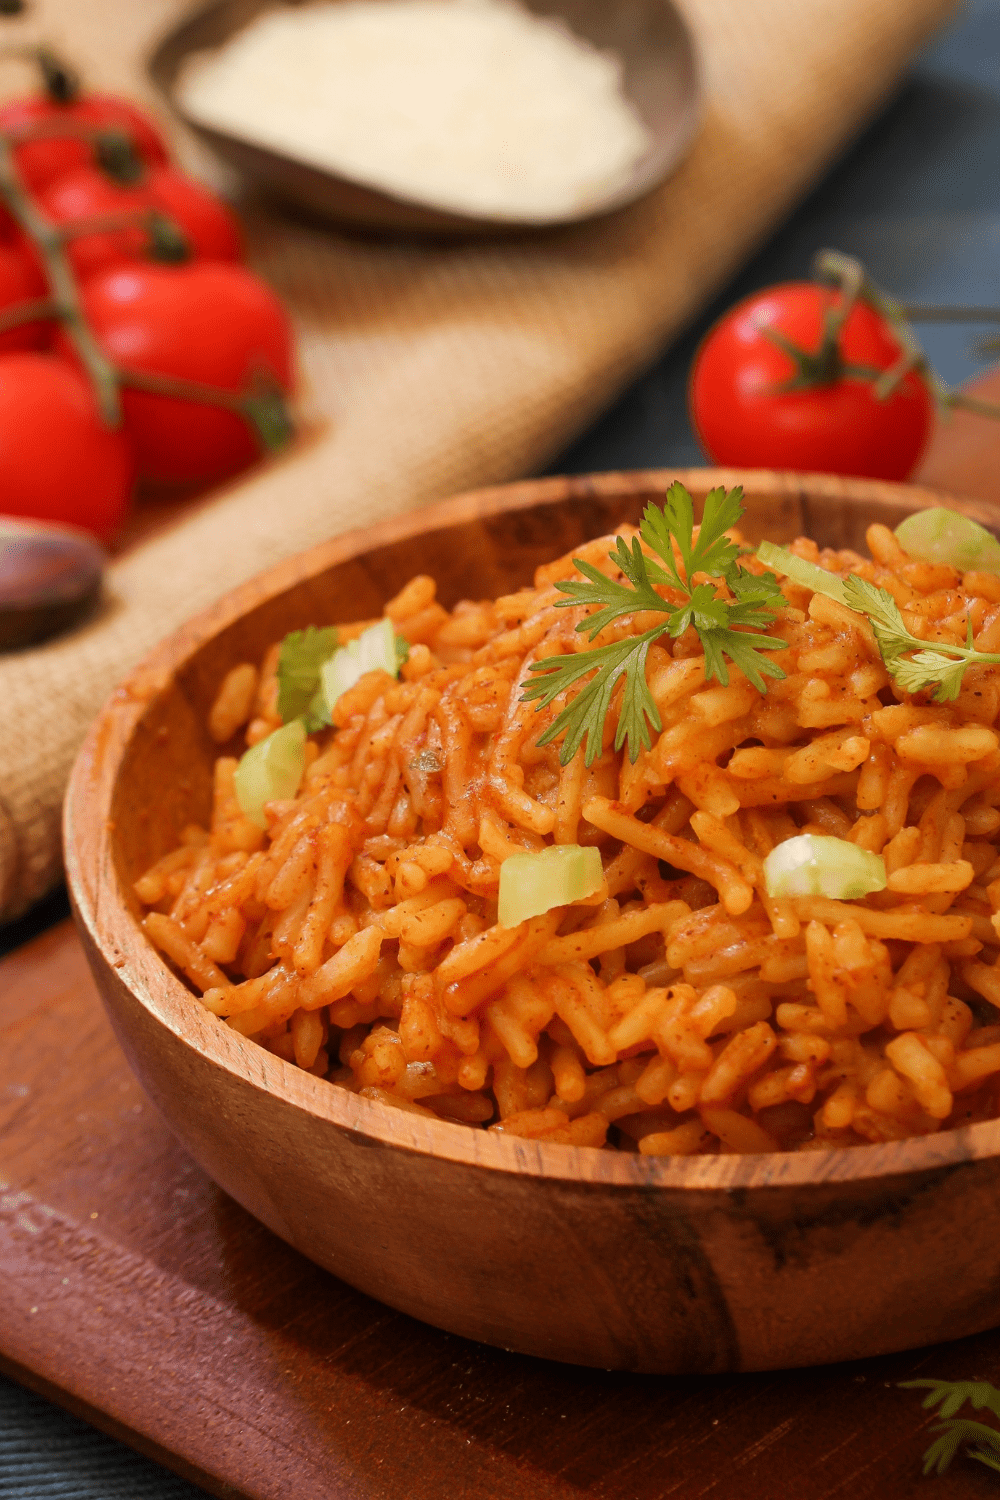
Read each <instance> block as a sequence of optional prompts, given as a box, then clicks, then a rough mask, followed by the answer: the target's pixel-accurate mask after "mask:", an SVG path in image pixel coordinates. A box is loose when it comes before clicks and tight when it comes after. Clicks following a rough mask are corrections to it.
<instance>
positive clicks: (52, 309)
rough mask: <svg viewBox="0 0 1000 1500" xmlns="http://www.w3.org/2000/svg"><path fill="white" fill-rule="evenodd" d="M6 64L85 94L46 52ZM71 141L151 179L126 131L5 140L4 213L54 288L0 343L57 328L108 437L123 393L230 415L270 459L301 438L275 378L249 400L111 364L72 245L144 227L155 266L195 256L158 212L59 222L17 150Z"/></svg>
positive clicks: (26, 134) (25, 132)
mask: <svg viewBox="0 0 1000 1500" xmlns="http://www.w3.org/2000/svg"><path fill="white" fill-rule="evenodd" d="M12 7H13V8H12ZM18 9H20V6H19V5H18V4H17V3H16V0H0V14H13V13H15V12H16V11H17V10H18ZM0 56H6V57H14V56H16V57H22V58H27V59H30V60H33V61H35V62H36V63H37V64H38V66H39V67H40V69H41V71H42V75H43V79H44V82H45V86H46V89H47V91H48V94H49V97H50V99H52V100H53V101H54V102H56V103H60V104H69V103H71V102H72V100H73V99H75V98H76V96H77V94H78V92H79V81H78V79H77V77H76V74H75V73H74V72H72V70H71V69H69V68H68V67H66V66H65V65H64V64H63V63H61V62H60V61H59V59H58V58H57V57H56V56H55V54H54V53H52V52H51V51H49V49H48V48H46V47H44V46H42V47H2V48H0ZM67 135H70V136H75V137H79V138H81V139H83V140H86V141H88V142H90V143H91V144H92V145H93V147H94V151H95V156H96V159H97V163H98V165H99V166H101V167H102V168H103V169H104V170H105V171H106V172H107V173H108V175H110V176H112V177H115V178H116V179H117V180H118V181H121V182H130V181H136V180H139V179H140V178H141V177H142V176H144V175H145V171H146V166H145V163H144V162H143V161H142V159H141V158H140V156H139V153H138V152H137V151H136V149H135V145H134V142H133V141H132V140H131V138H130V137H129V135H128V134H127V133H126V132H124V131H120V130H116V129H114V128H110V129H109V128H108V127H107V126H94V125H89V124H86V123H85V122H82V121H77V120H71V119H53V120H39V121H31V122H26V123H25V124H23V125H19V126H13V127H11V129H9V130H6V131H0V201H2V202H3V203H5V204H6V207H7V208H8V210H9V211H10V214H11V215H12V217H13V218H14V220H15V221H16V223H17V225H18V227H19V228H20V229H21V230H22V231H23V233H24V235H25V237H26V238H27V239H28V240H30V241H31V243H32V244H33V245H34V246H35V248H36V250H37V252H38V255H39V257H40V259H41V261H42V263H43V268H44V271H45V277H46V280H47V282H48V287H49V296H47V297H38V298H33V299H31V300H29V301H25V302H21V303H18V304H16V305H15V306H12V307H8V308H4V309H2V310H0V333H6V332H9V331H10V330H11V329H13V328H18V327H21V326H22V325H23V324H25V323H32V322H35V321H37V320H39V319H42V318H54V319H58V320H59V322H60V323H61V324H62V326H63V328H64V329H65V332H66V336H67V338H68V339H69V340H70V342H71V344H72V345H73V348H74V350H75V351H76V354H77V357H78V359H79V360H80V363H81V365H82V366H83V369H84V373H85V374H86V376H87V378H88V380H89V381H90V384H91V387H92V389H93V392H94V397H95V400H96V403H97V409H98V412H99V415H100V418H101V421H102V422H103V423H104V424H105V425H106V426H108V427H111V428H118V427H120V426H121V425H122V421H123V413H122V402H121V391H122V388H123V387H127V388H129V389H132V390H137V391H145V392H147V393H149V394H152V395H157V396H167V397H171V398H173V399H175V400H180V401H197V402H199V403H202V404H204V405H209V406H219V407H222V408H224V409H225V410H227V411H231V412H233V413H234V415H236V416H239V417H240V418H241V419H242V420H243V421H244V422H245V423H246V424H247V426H248V427H249V429H250V431H251V432H252V434H253V436H254V438H255V439H256V441H257V445H258V447H259V448H260V450H261V452H262V453H266V452H269V451H274V450H275V449H277V448H280V447H282V446H284V444H285V443H286V442H287V441H288V440H289V438H290V437H291V436H292V435H293V433H294V425H293V422H292V419H291V414H290V411H289V407H288V403H287V400H286V398H285V394H284V391H283V390H282V389H281V387H280V386H279V384H278V382H277V381H276V380H275V378H274V377H273V375H272V374H271V373H270V372H269V371H267V370H262V371H258V372H257V373H256V374H255V375H254V377H253V379H252V380H251V382H250V383H249V385H248V386H247V387H245V388H244V389H243V390H242V391H228V390H223V389H221V388H219V387H216V386H211V385H202V384H201V383H199V382H197V381H191V380H183V379H179V378H177V377H175V376H172V375H161V374H158V373H156V372H153V371H147V370H129V369H125V368H124V367H122V366H118V365H115V364H113V363H112V362H111V361H110V360H109V359H108V358H107V356H106V355H105V353H104V351H103V350H102V349H101V347H100V345H99V344H98V342H97V340H96V339H95V338H94V335H93V333H92V331H91V329H90V325H89V324H88V322H87V319H86V317H85V315H84V311H83V304H82V301H81V298H80V293H79V288H78V286H77V283H76V278H75V276H74V274H73V269H72V266H71V263H70V260H69V256H68V254H67V249H66V247H67V244H68V243H69V242H70V241H72V240H74V239H77V238H79V237H81V236H84V235H89V234H101V233H109V232H114V231H115V230H118V229H122V228H131V227H139V228H142V229H144V230H145V231H146V233H147V235H148V236H149V241H150V252H151V255H152V257H153V258H154V259H156V260H161V261H180V260H186V259H187V258H188V257H189V256H190V253H191V249H190V245H189V244H188V240H187V237H186V235H185V234H184V233H183V231H182V230H181V229H180V227H179V226H178V225H177V224H176V223H175V222H174V221H173V220H172V219H171V218H169V217H168V216H167V215H165V214H163V213H161V212H160V211H159V210H158V209H146V208H144V209H139V210H135V211H128V210H126V211H123V212H121V213H113V214H98V215H94V216H92V217H90V218H87V219H79V220H76V221H73V222H71V223H66V224H57V223H55V222H53V221H52V220H51V219H50V218H49V217H48V215H47V214H45V213H44V212H43V211H42V210H41V209H40V208H39V207H38V205H37V204H36V203H35V201H34V199H33V198H32V196H31V194H30V192H29V191H28V189H27V187H26V185H25V183H24V181H23V179H22V177H21V174H20V171H19V169H18V166H17V161H16V159H15V155H14V152H15V148H16V147H17V146H19V145H22V144H24V143H26V142H28V141H33V140H43V139H45V138H47V137H52V138H60V137H62V138H65V137H66V136H67Z"/></svg>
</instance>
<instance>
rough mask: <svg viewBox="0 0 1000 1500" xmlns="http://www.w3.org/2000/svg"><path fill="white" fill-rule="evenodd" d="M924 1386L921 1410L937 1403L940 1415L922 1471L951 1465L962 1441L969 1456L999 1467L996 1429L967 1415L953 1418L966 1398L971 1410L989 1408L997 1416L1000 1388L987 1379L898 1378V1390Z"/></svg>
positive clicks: (999, 1442) (999, 1439) (999, 1432)
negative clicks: (933, 1439) (924, 1392)
mask: <svg viewBox="0 0 1000 1500" xmlns="http://www.w3.org/2000/svg"><path fill="white" fill-rule="evenodd" d="M918 1387H925V1388H926V1389H927V1392H928V1394H927V1395H926V1396H925V1398H924V1401H923V1406H924V1408H925V1410H927V1411H930V1410H933V1408H934V1407H935V1406H940V1408H941V1409H940V1411H939V1413H938V1415H939V1416H940V1417H941V1418H942V1421H940V1422H939V1423H938V1424H937V1426H936V1427H932V1428H931V1431H932V1432H939V1433H941V1436H940V1437H939V1438H936V1439H935V1441H934V1442H933V1443H931V1445H930V1447H929V1448H928V1449H927V1451H926V1452H925V1454H924V1473H925V1474H930V1473H932V1472H934V1471H935V1470H936V1471H937V1473H938V1474H943V1473H944V1472H945V1470H946V1469H947V1468H948V1467H949V1465H950V1464H951V1461H952V1459H953V1458H954V1457H955V1454H956V1453H957V1452H958V1450H959V1447H960V1446H961V1444H962V1443H969V1444H970V1445H973V1444H974V1445H975V1446H970V1447H968V1448H967V1449H966V1452H967V1454H968V1456H969V1458H974V1459H976V1460H977V1462H979V1463H981V1464H985V1465H986V1466H987V1468H990V1469H997V1470H1000V1430H998V1429H997V1428H996V1427H991V1426H990V1425H989V1424H988V1423H986V1422H973V1421H970V1420H969V1419H968V1418H967V1417H958V1418H956V1417H955V1413H956V1412H957V1411H960V1410H961V1408H962V1407H963V1406H964V1405H965V1403H966V1401H968V1403H969V1405H970V1406H971V1407H972V1409H973V1411H982V1410H983V1409H984V1408H985V1409H986V1410H987V1411H991V1412H992V1413H993V1415H994V1416H995V1417H1000V1391H998V1390H997V1388H996V1386H995V1385H991V1384H990V1383H989V1381H988V1380H902V1381H900V1389H901V1390H904V1391H906V1390H914V1389H916V1388H918Z"/></svg>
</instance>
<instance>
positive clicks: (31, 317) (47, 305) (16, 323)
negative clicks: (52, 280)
mask: <svg viewBox="0 0 1000 1500" xmlns="http://www.w3.org/2000/svg"><path fill="white" fill-rule="evenodd" d="M62 311H63V309H62V307H61V306H60V304H59V303H58V302H57V301H56V300H55V298H54V297H34V298H32V300H31V301H30V302H16V303H14V305H13V306H12V307H5V308H2V309H0V333H9V332H10V330H11V329H12V328H21V327H22V326H23V325H24V324H25V323H37V322H38V321H39V320H40V319H41V318H58V317H61V315H62Z"/></svg>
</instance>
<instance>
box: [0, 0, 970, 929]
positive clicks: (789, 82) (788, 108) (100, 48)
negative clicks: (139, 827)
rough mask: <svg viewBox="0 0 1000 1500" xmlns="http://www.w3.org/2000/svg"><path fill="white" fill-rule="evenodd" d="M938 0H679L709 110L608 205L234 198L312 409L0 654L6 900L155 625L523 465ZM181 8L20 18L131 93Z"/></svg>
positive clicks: (858, 119)
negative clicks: (456, 237) (84, 593)
mask: <svg viewBox="0 0 1000 1500" xmlns="http://www.w3.org/2000/svg"><path fill="white" fill-rule="evenodd" d="M953 8H954V5H953V0H810V3H809V4H808V5H804V4H803V3H802V0H755V3H754V4H753V5H752V6H751V5H748V4H747V0H684V9H685V12H686V14H687V15H688V18H689V21H690V24H691V27H692V30H693V32H694V35H695V38H696V42H697V45H698V50H699V54H700V57H701V63H702V72H703V79H704V84H705V93H706V109H705V118H704V123H703V126H702V129H701V132H700V134H699V136H698V139H697V140H696V142H695V145H694V147H693V149H692V150H691V152H690V154H689V156H688V157H687V159H686V160H685V162H684V163H683V164H682V166H681V167H680V168H679V169H678V171H677V172H675V174H674V175H673V176H672V177H671V179H670V180H669V181H668V182H666V183H665V184H664V185H663V186H662V187H661V188H660V189H659V190H657V191H656V192H655V193H654V194H653V195H651V196H650V197H649V198H647V199H646V200H645V201H644V202H642V203H640V204H637V205H636V206H634V207H633V208H631V209H628V210H626V211H624V212H622V213H620V214H618V215H616V216H615V217H613V218H611V219H608V220H606V221H603V222H598V223H594V224H592V225H588V226H584V227H581V228H576V229H572V230H563V231H559V232H550V233H548V234H546V235H545V236H541V237H537V238H535V237H524V238H518V239H513V240H508V241H503V242H494V243H489V242H482V243H475V244H458V245H445V246H441V245H421V244H413V243H405V244H404V243H399V242H392V241H383V242H379V241H372V240H368V241H365V240H360V239H357V238H353V239H352V238H350V237H347V236H342V235H338V234H337V233H335V232H332V231H324V230H319V229H315V228H310V227H305V226H303V225H301V224H296V223H293V222H292V221H290V220H286V219H284V218H282V217H280V216H279V215H277V214H276V213H273V212H270V211H268V210H267V209H264V208H260V207H255V206H250V207H248V208H247V212H246V214H245V223H246V227H247V238H248V249H249V259H250V262H251V264H252V265H253V266H254V268H255V269H256V270H258V271H259V272H260V273H261V274H262V275H263V276H265V277H266V278H267V279H268V280H269V281H270V282H271V284H272V285H273V286H274V287H275V288H276V290H277V291H278V293H279V294H280V295H281V296H282V297H283V298H284V300H285V301H286V303H287V305H288V306H289V308H290V310H291V313H292V317H293V319H294V322H295V327H296V333H297V337H298V348H299V357H300V363H301V371H302V388H303V403H304V406H305V409H306V411H307V412H308V413H309V415H310V418H311V421H310V427H311V428H312V429H314V430H310V432H309V434H308V436H306V437H305V438H303V440H302V441H301V442H300V443H299V444H298V445H297V446H296V448H295V449H294V450H293V451H291V452H289V453H287V454H286V455H284V456H283V457H282V458H279V459H278V460H276V461H274V462H272V463H271V464H269V465H267V466H265V467H263V468H261V469H259V470H257V471H256V472H254V473H253V474H252V475H250V476H248V477H244V478H243V479H241V480H240V481H239V482H238V483H236V484H234V485H232V486H230V487H229V488H227V489H226V490H223V491H221V492H218V493H217V494H215V495H214V496H213V497H212V498H211V500H210V501H209V503H207V504H204V505H202V506H200V507H199V508H198V509H196V510H195V511H193V512H191V513H189V514H187V515H186V516H185V517H184V518H183V519H181V520H180V521H178V523H177V524H175V525H174V526H172V527H171V528H170V529H169V530H167V531H165V532H163V533H161V534H159V535H157V536H155V537H154V538H153V539H151V540H149V541H147V542H145V543H144V544H143V545H140V546H137V547H135V548H134V549H132V550H131V551H129V552H127V553H126V554H125V555H123V556H122V557H121V558H120V559H118V560H117V561H116V562H115V563H114V565H113V566H112V568H111V569H110V572H109V576H108V581H107V593H106V599H105V602H104V605H103V607H102V608H101V610H100V611H99V613H98V614H97V615H96V616H95V617H93V618H92V619H91V620H90V621H89V623H87V624H86V625H85V626H84V627H83V628H81V629H79V630H77V631H75V632H74V633H72V634H70V635H67V636H65V637H63V638H60V639H57V640H55V641H52V642H50V643H48V644H46V645H42V646H40V647H37V648H34V649H31V650H27V651H23V652H18V653H14V654H10V655H7V656H5V657H2V658H0V701H2V702H3V703H4V706H5V715H4V718H5V723H6V724H7V726H8V728H7V730H6V731H5V732H4V735H3V738H2V741H0V918H4V919H5V918H12V917H14V916H16V915H18V914H19V913H20V912H21V911H23V910H25V909H26V908H27V907H28V906H29V905H30V904H31V903H32V902H34V901H36V900H37V899H38V898H39V897H40V896H42V895H43V894H44V893H45V892H46V891H47V890H49V889H50V888H51V887H52V886H53V885H54V884H55V883H56V882H57V881H58V880H59V877H60V869H61V860H60V845H59V814H60V804H61V799H62V794H63V789H64V787H65V783H66V779H67V776H68V774H69V770H70V766H71V765H72V761H73V757H74V755H75V753H76V750H77V748H78V747H79V745H80V742H81V740H82V739H83V736H84V734H85V732H86V729H87V725H88V724H89V722H90V720H91V719H92V718H93V716H94V714H95V713H96V712H97V710H98V708H99V707H100V705H101V702H102V701H103V699H104V698H105V697H106V695H107V694H108V692H109V691H110V690H111V688H112V687H113V686H114V684H115V682H116V681H117V680H118V679H119V678H121V677H122V675H123V674H124V673H125V672H127V671H128V669H129V668H130V667H131V666H133V665H134V663H135V662H137V661H138V660H139V659H140V658H141V656H142V655H143V654H144V653H145V652H146V651H147V650H148V649H149V648H150V647H151V646H152V645H153V644H154V643H155V642H156V641H157V640H158V639H159V638H161V637H162V636H164V635H165V634H167V633H168V632H169V631H171V630H172V629H174V628H175V627H176V626H177V625H179V624H180V623H181V622H182V621H183V620H184V619H185V618H186V617H188V616H189V615H191V614H192V613H194V612H195V611H198V610H200V609H201V608H203V607H204V606H206V605H207V604H209V603H210V602H211V601H212V600H213V599H214V598H216V597H217V596H218V595H219V594H221V593H223V592H225V591H226V590H227V589H229V588H231V587H233V586H234V585H235V584H237V583H239V582H241V581H243V580H244V579H246V578H248V577H250V576H251V575H252V574H254V573H256V572H258V571H260V570H261V569H262V568H264V567H266V566H268V565H269V564H271V563H273V562H275V561H277V560H278V559H279V558H280V557H283V556H286V555H288V554H290V553H293V552H297V551H300V550H301V549H303V548H305V547H308V546H310V545H312V544H313V543H315V542H317V541H320V540H323V539H324V538H327V537H329V536H332V535H334V534H336V533H337V532H339V531H342V530H345V529H347V528H350V527H353V526H357V525H360V524H367V523H369V522H372V521H375V520H378V519H381V518H383V517H385V516H388V515H390V514H393V513H396V512H399V511H403V510H407V509H410V508H412V507H414V506H418V505H421V504H424V503H426V502H428V501H430V500H434V499H439V498H441V497H442V496H444V495H446V494H448V493H452V492H455V491H459V490H462V489H467V488H472V487H475V486H478V485H481V484H490V483H497V482H501V481H504V480H507V479H512V478H515V477H518V476H521V475H524V474H527V473H531V472H532V471H533V470H536V469H537V468H538V467H539V466H541V465H542V464H543V463H544V462H545V461H546V460H547V459H548V458H550V457H551V456H552V455H553V454H554V453H556V452H558V451H559V449H560V448H561V447H562V446H563V445H564V444H565V443H566V442H568V441H569V439H570V438H571V437H573V436H574V435H575V434H576V433H577V432H579V431H580V430H581V429H582V428H583V427H584V426H585V425H586V424H587V423H588V421H590V420H591V419H592V418H593V416H594V415H595V414H596V413H597V412H598V411H600V409H601V408H602V407H603V406H605V405H606V404H607V403H608V402H609V401H610V399H611V398H612V397H613V396H614V395H615V394H616V393H617V392H618V391H619V390H620V389H621V387H622V386H623V384H624V383H625V382H626V381H627V380H628V378H629V377H630V376H631V375H633V374H634V373H635V372H636V371H637V370H639V369H640V368H642V367H643V366H644V365H645V364H647V363H648V362H649V361H650V360H651V359H652V358H653V356H654V355H655V354H656V353H657V352H658V351H659V350H660V349H661V348H662V347H663V345H664V344H665V343H666V342H667V341H668V340H669V339H670V338H671V337H672V336H673V335H675V334H676V333H677V332H678V330H679V329H680V328H681V327H682V326H683V325H684V323H685V321H686V320H687V319H689V318H690V317H691V316H692V314H693V313H694V312H695V310H696V309H697V308H698V307H699V306H700V305H702V304H704V302H705V301H706V300H707V299H708V298H709V297H710V296H711V295H712V293H713V292H715V291H717V290H718V289H719V287H720V286H721V285H722V284H723V283H724V282H725V280H726V278H727V277H728V276H730V275H731V274H732V272H733V271H734V269H735V268H736V267H737V266H738V265H739V263H740V262H741V261H742V260H743V259H745V258H746V256H747V255H748V254H749V252H750V251H751V250H752V249H753V248H754V247H755V246H756V245H758V244H759V242H760V241H761V240H762V239H763V237H764V236H765V234H766V233H767V232H768V230H769V229H771V228H772V227H773V226H774V225H775V224H776V223H777V222H778V221H779V220H780V219H781V217H782V215H784V214H785V213H787V212H788V210H789V209H790V208H791V206H792V205H793V204H794V202H795V201H796V200H797V199H798V198H800V197H801V196H802V194H803V192H804V191H805V190H806V189H807V188H808V186H809V185H810V184H811V183H812V182H813V181H814V180H815V179H816V177H817V176H818V175H819V174H820V172H821V171H822V170H823V168H824V167H825V166H826V165H827V164H828V163H829V162H830V161H831V160H832V159H833V158H834V157H835V156H836V155H837V153H838V152H839V151H840V150H841V149H842V148H843V147H844V145H845V144H846V142H847V141H848V140H849V139H850V137H851V136H852V135H853V134H855V133H856V132H857V130H858V129H859V127H860V126H861V125H862V124H863V123H864V122H865V120H866V119H868V118H870V116H871V115H872V114H873V112H874V111H875V110H876V109H877V107H878V105H879V103H880V102H881V101H882V100H883V99H884V97H885V95H886V93H887V92H888V91H889V90H890V89H891V88H892V86H893V84H894V83H895V82H896V81H897V79H898V78H899V76H900V74H901V72H902V70H903V69H904V67H905V65H906V63H907V61H908V60H909V58H910V57H911V56H912V55H913V53H914V52H915V51H916V50H917V48H918V47H919V46H920V44H921V42H922V41H923V40H924V39H925V38H926V37H927V36H928V35H929V34H930V32H931V31H932V30H933V29H934V27H935V26H937V25H938V24H940V23H941V22H942V21H943V20H944V19H945V18H946V17H947V16H948V15H949V14H950V12H951V11H952V10H953ZM181 9H182V7H181V6H180V5H178V4H177V3H176V0H143V3H142V4H141V5H137V4H136V3H135V0H88V3H87V4H86V5H80V4H79V0H37V3H36V4H35V6H34V7H33V10H32V15H31V19H30V21H29V22H28V23H27V26H29V27H30V29H31V30H32V31H35V32H41V33H44V34H45V35H47V36H48V37H49V38H50V39H51V40H52V41H53V42H55V43H57V44H59V45H61V46H62V47H63V48H64V49H65V50H66V52H67V53H68V55H69V56H71V57H73V58H74V59H75V60H77V61H78V62H79V63H80V65H81V66H82V68H83V70H84V72H85V76H86V77H87V79H88V81H89V82H90V83H92V84H93V85H94V86H95V87H117V88H123V89H126V90H127V91H129V92H131V93H133V94H136V93H141V92H142V91H143V77H142V58H143V56H144V55H145V54H146V52H147V51H148V50H149V48H150V46H151V44H152V42H153V41H154V39H155V37H156V36H157V35H158V34H159V33H160V32H162V31H163V30H164V29H165V28H167V27H168V26H169V25H170V24H171V23H172V21H173V20H174V19H175V17H176V15H177V14H179V12H180V10H181ZM20 24H21V23H13V25H12V26H11V33H12V34H14V33H15V32H16V30H17V28H18V26H19V25H20ZM17 81H18V82H21V83H22V85H23V80H17ZM180 146H181V150H182V152H183V151H184V150H185V149H190V147H189V146H188V147H185V143H184V142H183V141H181V142H180ZM12 726H16V732H15V731H14V729H13V727H12Z"/></svg>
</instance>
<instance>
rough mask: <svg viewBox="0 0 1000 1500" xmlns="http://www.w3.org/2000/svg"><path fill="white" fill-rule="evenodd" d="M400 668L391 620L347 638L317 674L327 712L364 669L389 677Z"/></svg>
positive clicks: (364, 671)
mask: <svg viewBox="0 0 1000 1500" xmlns="http://www.w3.org/2000/svg"><path fill="white" fill-rule="evenodd" d="M404 660H405V658H404ZM399 668H400V657H399V653H398V651H397V648H396V636H395V633H394V631H393V628H392V621H391V620H388V619H387V620H379V622H378V624H377V625H369V627H368V629H367V630H363V631H362V632H361V634H360V635H359V636H358V637H357V639H356V640H353V641H348V643H347V645H346V646H341V648H340V650H339V651H337V652H335V653H334V655H333V656H331V658H330V660H329V661H327V662H324V663H323V667H322V669H321V674H320V675H321V677H322V684H323V697H324V699H325V701H326V706H327V709H328V711H329V712H330V713H331V714H332V713H333V708H334V704H335V703H336V701H337V699H338V698H339V697H340V696H341V694H342V693H346V692H347V690H348V688H352V687H353V686H354V684H355V683H356V682H357V681H358V679H359V678H360V677H363V676H364V675H365V673H366V672H388V673H389V676H390V677H398V676H399Z"/></svg>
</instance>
